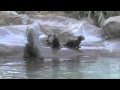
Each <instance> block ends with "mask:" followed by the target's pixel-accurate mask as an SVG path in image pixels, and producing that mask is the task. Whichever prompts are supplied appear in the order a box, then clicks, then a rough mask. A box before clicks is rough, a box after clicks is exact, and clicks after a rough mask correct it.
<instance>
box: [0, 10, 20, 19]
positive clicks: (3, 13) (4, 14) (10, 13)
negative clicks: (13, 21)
mask: <svg viewBox="0 0 120 90" xmlns="http://www.w3.org/2000/svg"><path fill="white" fill-rule="evenodd" d="M0 14H1V18H6V17H13V16H18V15H19V14H18V13H17V12H15V11H1V12H0Z"/></svg>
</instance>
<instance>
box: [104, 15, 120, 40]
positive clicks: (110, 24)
mask: <svg viewBox="0 0 120 90" xmlns="http://www.w3.org/2000/svg"><path fill="white" fill-rule="evenodd" d="M102 37H103V38H105V39H116V38H120V16H114V17H110V18H108V19H107V20H106V21H105V22H104V24H103V32H102Z"/></svg>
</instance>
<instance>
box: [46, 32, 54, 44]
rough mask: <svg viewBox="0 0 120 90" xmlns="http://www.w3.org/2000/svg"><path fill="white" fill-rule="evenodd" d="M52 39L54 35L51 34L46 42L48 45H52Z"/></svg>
mask: <svg viewBox="0 0 120 90" xmlns="http://www.w3.org/2000/svg"><path fill="white" fill-rule="evenodd" d="M52 38H53V34H51V33H49V34H48V37H47V40H46V42H47V44H48V45H51V44H52Z"/></svg>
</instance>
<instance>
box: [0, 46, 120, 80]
mask: <svg viewBox="0 0 120 90" xmlns="http://www.w3.org/2000/svg"><path fill="white" fill-rule="evenodd" d="M76 51H78V52H79V51H80V53H81V55H80V54H79V55H76V56H73V57H71V58H58V57H57V56H53V57H52V58H46V59H45V60H44V61H36V60H34V58H31V59H23V58H17V59H12V58H11V59H0V78H1V79H11V78H12V79H100V78H102V79H120V55H119V54H115V53H109V51H107V50H104V49H100V48H98V47H97V48H93V47H83V48H81V50H76Z"/></svg>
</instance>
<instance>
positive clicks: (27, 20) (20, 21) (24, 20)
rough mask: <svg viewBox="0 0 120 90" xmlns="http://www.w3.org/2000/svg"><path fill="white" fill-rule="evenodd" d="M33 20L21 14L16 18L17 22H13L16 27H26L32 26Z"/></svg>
mask: <svg viewBox="0 0 120 90" xmlns="http://www.w3.org/2000/svg"><path fill="white" fill-rule="evenodd" d="M32 23H33V20H32V19H30V18H29V17H28V16H27V15H26V14H21V15H20V16H18V17H15V20H14V22H13V24H14V25H26V24H32Z"/></svg>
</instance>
